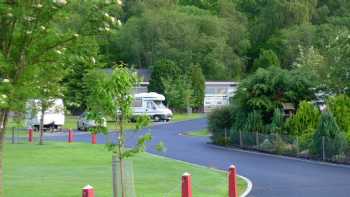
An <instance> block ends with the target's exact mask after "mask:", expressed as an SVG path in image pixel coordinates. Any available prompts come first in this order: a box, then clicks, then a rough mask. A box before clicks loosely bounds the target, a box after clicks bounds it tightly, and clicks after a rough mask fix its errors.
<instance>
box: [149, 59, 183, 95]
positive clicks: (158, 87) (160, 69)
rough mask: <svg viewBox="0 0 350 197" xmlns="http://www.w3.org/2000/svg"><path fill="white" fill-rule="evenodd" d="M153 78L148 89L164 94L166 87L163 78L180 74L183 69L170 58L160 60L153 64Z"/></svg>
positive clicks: (167, 78)
mask: <svg viewBox="0 0 350 197" xmlns="http://www.w3.org/2000/svg"><path fill="white" fill-rule="evenodd" d="M151 69H152V74H151V79H150V82H149V86H148V91H150V92H157V93H160V94H164V92H165V87H164V84H163V82H162V81H163V80H169V79H171V78H174V77H176V76H178V75H180V73H181V70H180V68H179V67H178V66H177V65H176V64H175V62H173V61H170V60H161V61H158V62H157V63H156V64H155V65H154V66H152V68H151Z"/></svg>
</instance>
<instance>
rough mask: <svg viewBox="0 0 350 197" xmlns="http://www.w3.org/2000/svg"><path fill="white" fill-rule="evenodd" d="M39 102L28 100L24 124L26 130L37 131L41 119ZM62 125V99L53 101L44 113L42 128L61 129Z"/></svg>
mask: <svg viewBox="0 0 350 197" xmlns="http://www.w3.org/2000/svg"><path fill="white" fill-rule="evenodd" d="M40 106H41V105H40V100H37V99H33V100H29V101H28V102H27V104H26V108H27V112H26V124H27V127H28V128H35V129H39V127H40V119H41V109H40V108H41V107H40ZM63 125H64V105H63V100H62V99H53V100H52V105H51V107H50V108H49V109H47V110H46V111H45V114H44V128H48V129H62V127H63Z"/></svg>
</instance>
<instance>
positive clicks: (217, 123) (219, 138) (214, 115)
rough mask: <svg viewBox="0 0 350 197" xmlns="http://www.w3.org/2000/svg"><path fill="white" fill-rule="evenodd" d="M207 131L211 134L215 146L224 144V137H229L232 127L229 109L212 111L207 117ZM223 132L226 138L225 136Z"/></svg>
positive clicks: (231, 115) (231, 116)
mask: <svg viewBox="0 0 350 197" xmlns="http://www.w3.org/2000/svg"><path fill="white" fill-rule="evenodd" d="M208 119H209V122H208V131H209V133H211V134H212V136H211V139H212V141H213V143H215V144H225V143H226V140H227V139H225V137H229V136H228V134H229V133H230V128H231V126H232V120H233V114H232V110H231V108H230V107H223V108H219V109H216V110H214V111H213V112H211V113H210V114H209V116H208ZM225 132H226V134H227V136H225Z"/></svg>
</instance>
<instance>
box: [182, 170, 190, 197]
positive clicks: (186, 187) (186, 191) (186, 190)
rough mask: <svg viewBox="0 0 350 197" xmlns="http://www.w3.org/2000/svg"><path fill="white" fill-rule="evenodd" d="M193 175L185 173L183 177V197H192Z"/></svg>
mask: <svg viewBox="0 0 350 197" xmlns="http://www.w3.org/2000/svg"><path fill="white" fill-rule="evenodd" d="M191 182H192V181H191V175H190V174H189V173H187V172H186V173H184V174H183V175H182V184H181V188H182V197H192V183H191Z"/></svg>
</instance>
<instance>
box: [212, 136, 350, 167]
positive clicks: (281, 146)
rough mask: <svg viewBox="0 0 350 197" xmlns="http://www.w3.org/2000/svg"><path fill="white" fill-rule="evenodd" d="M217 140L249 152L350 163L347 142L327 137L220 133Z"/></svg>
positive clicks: (349, 148) (349, 149) (349, 150)
mask: <svg viewBox="0 0 350 197" xmlns="http://www.w3.org/2000/svg"><path fill="white" fill-rule="evenodd" d="M215 140H217V141H219V142H222V144H224V145H233V146H235V147H239V148H242V149H247V150H256V151H259V152H265V153H271V154H278V155H285V156H292V157H299V158H305V159H313V160H320V161H327V162H334V163H343V164H350V146H348V145H347V143H346V142H344V141H345V140H344V139H342V140H340V139H336V138H329V137H325V136H319V137H318V138H315V137H314V136H309V137H307V139H305V137H298V136H292V135H283V134H279V133H268V134H266V133H259V132H245V131H239V132H230V130H228V129H225V130H223V131H222V132H221V139H220V138H218V137H216V139H215Z"/></svg>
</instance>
